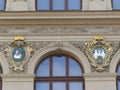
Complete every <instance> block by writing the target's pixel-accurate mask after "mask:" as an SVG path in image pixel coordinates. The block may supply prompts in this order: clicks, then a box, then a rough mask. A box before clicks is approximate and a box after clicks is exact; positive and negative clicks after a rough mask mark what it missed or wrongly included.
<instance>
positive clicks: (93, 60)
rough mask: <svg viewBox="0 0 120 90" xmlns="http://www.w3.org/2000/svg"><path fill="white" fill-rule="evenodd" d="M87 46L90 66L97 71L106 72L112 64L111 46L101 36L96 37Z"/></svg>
mask: <svg viewBox="0 0 120 90" xmlns="http://www.w3.org/2000/svg"><path fill="white" fill-rule="evenodd" d="M85 44H86V54H87V56H88V58H89V61H90V64H91V65H92V66H93V67H94V68H95V69H96V71H104V70H105V69H106V67H107V66H108V65H109V63H110V60H109V57H110V56H111V54H112V47H111V46H110V44H108V43H106V42H105V39H104V37H103V36H101V35H98V36H95V37H94V40H93V42H89V43H88V42H87V43H85Z"/></svg>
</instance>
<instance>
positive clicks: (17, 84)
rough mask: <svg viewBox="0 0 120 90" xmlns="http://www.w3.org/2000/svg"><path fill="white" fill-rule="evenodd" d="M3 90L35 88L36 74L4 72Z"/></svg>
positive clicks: (30, 89)
mask: <svg viewBox="0 0 120 90" xmlns="http://www.w3.org/2000/svg"><path fill="white" fill-rule="evenodd" d="M2 82H3V83H2V90H34V74H3V75H2Z"/></svg>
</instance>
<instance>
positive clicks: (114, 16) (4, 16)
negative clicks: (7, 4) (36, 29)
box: [0, 11, 120, 25]
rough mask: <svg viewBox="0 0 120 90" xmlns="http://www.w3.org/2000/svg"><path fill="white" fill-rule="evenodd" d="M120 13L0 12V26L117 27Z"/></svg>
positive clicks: (119, 22) (119, 21)
mask: <svg viewBox="0 0 120 90" xmlns="http://www.w3.org/2000/svg"><path fill="white" fill-rule="evenodd" d="M119 24H120V12H118V11H106V12H105V11H104V12H102V11H101V12H95V11H94V12H87V11H86V12H85V11H84V12H1V13H0V25H119Z"/></svg>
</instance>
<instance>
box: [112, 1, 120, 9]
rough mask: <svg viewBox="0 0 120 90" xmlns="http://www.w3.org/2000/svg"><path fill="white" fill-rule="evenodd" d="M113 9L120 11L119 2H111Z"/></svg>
mask: <svg viewBox="0 0 120 90" xmlns="http://www.w3.org/2000/svg"><path fill="white" fill-rule="evenodd" d="M113 9H115V10H117V9H118V10H120V0H113Z"/></svg>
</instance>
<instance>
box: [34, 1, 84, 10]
mask: <svg viewBox="0 0 120 90" xmlns="http://www.w3.org/2000/svg"><path fill="white" fill-rule="evenodd" d="M37 1H38V0H35V9H36V11H53V12H54V11H58V12H59V11H82V0H80V9H79V10H69V9H68V0H64V1H65V10H53V3H52V1H53V0H50V3H49V4H50V7H49V10H38V9H37Z"/></svg>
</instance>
